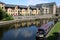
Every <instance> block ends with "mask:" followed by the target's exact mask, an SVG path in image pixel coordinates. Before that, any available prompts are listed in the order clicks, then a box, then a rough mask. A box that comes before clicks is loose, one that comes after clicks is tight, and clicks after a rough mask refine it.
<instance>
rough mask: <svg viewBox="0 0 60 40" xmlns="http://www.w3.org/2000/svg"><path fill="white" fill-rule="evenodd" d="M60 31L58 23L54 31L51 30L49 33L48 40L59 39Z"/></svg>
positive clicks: (59, 23)
mask: <svg viewBox="0 0 60 40" xmlns="http://www.w3.org/2000/svg"><path fill="white" fill-rule="evenodd" d="M59 31H60V22H57V23H56V24H55V25H54V27H53V29H51V31H50V32H49V34H48V35H49V36H48V37H47V39H48V40H56V39H57V37H58V34H59Z"/></svg>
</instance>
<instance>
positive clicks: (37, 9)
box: [0, 2, 56, 16]
mask: <svg viewBox="0 0 60 40" xmlns="http://www.w3.org/2000/svg"><path fill="white" fill-rule="evenodd" d="M0 7H1V8H2V9H3V10H5V11H6V12H7V13H8V14H9V15H14V16H16V15H20V16H21V15H25V16H26V15H41V14H55V13H56V3H55V2H52V3H44V4H37V5H34V6H32V5H30V6H24V5H12V4H5V3H3V2H0Z"/></svg>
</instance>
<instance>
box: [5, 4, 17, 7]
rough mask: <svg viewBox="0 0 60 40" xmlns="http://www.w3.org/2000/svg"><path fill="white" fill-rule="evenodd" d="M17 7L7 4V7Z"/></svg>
mask: <svg viewBox="0 0 60 40" xmlns="http://www.w3.org/2000/svg"><path fill="white" fill-rule="evenodd" d="M15 6H17V5H13V4H5V7H15Z"/></svg>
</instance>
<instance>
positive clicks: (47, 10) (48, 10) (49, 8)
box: [36, 2, 56, 14]
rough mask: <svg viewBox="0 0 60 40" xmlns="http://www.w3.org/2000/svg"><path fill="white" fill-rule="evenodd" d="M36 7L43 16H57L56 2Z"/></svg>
mask: <svg viewBox="0 0 60 40" xmlns="http://www.w3.org/2000/svg"><path fill="white" fill-rule="evenodd" d="M36 7H38V8H39V9H40V13H41V14H56V3H55V2H51V3H42V4H37V5H36Z"/></svg>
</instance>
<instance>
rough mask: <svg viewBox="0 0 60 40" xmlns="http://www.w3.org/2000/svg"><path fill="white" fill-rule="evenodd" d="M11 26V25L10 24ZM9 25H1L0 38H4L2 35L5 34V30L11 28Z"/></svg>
mask: <svg viewBox="0 0 60 40" xmlns="http://www.w3.org/2000/svg"><path fill="white" fill-rule="evenodd" d="M9 26H10V25H9ZM9 26H8V25H7V26H6V25H4V26H0V27H1V28H0V40H1V39H2V37H3V34H4V32H6V31H8V30H9Z"/></svg>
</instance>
